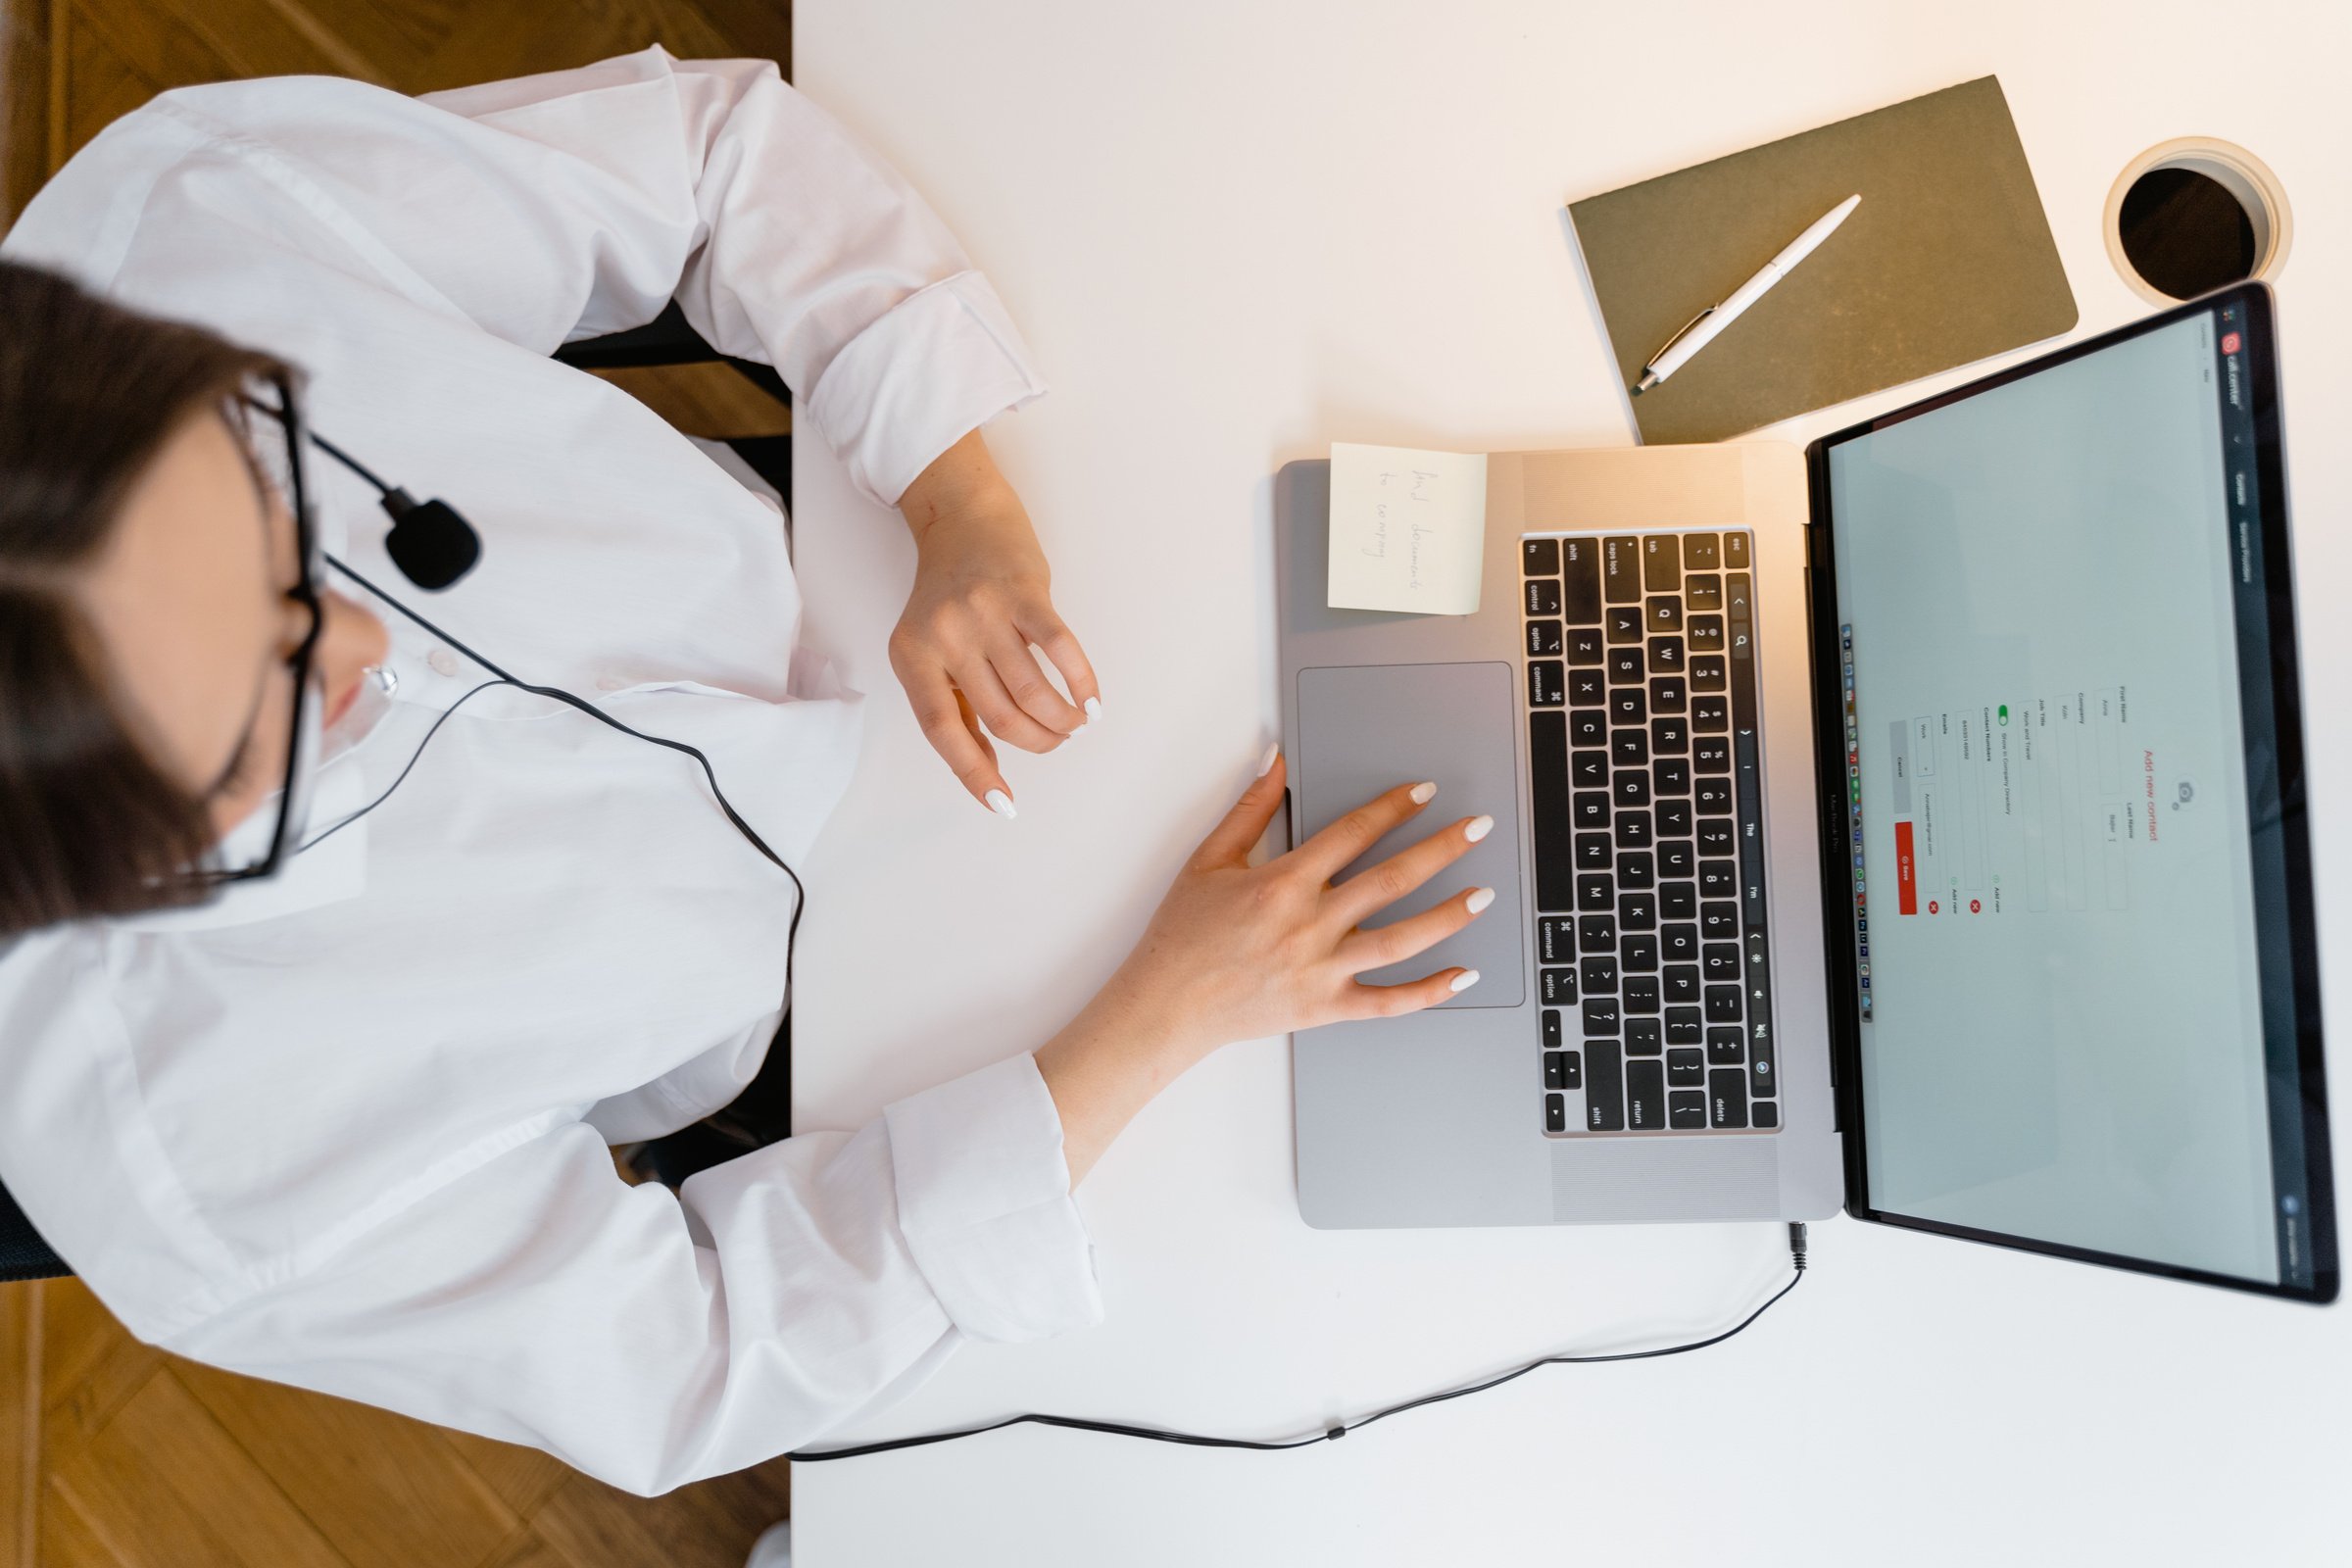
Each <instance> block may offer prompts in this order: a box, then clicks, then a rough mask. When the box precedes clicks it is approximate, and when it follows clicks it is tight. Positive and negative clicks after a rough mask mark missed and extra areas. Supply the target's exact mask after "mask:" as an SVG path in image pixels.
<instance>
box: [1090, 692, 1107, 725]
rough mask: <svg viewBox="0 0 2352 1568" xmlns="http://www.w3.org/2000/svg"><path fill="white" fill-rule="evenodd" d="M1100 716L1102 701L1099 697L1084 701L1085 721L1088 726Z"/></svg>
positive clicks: (1101, 713) (1101, 714)
mask: <svg viewBox="0 0 2352 1568" xmlns="http://www.w3.org/2000/svg"><path fill="white" fill-rule="evenodd" d="M1102 716H1103V699H1102V698H1100V697H1089V698H1088V699H1087V700H1086V721H1087V722H1088V723H1089V724H1092V723H1093V722H1094V721H1095V720H1096V719H1098V718H1101V717H1102Z"/></svg>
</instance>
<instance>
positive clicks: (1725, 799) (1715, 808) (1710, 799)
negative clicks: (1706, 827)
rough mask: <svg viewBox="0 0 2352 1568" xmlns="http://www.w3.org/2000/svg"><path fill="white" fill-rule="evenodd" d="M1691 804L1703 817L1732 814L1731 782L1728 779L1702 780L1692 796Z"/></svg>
mask: <svg viewBox="0 0 2352 1568" xmlns="http://www.w3.org/2000/svg"><path fill="white" fill-rule="evenodd" d="M1693 803H1694V804H1695V805H1696V806H1697V807H1698V809H1699V812H1700V814H1701V815H1704V816H1729V815H1731V814H1732V781H1731V780H1730V779H1728V778H1702V779H1700V780H1699V781H1698V789H1697V792H1696V794H1695V795H1694V796H1693Z"/></svg>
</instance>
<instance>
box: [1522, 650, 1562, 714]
mask: <svg viewBox="0 0 2352 1568" xmlns="http://www.w3.org/2000/svg"><path fill="white" fill-rule="evenodd" d="M1567 676H1568V669H1567V666H1566V665H1564V664H1562V663H1561V662H1559V661H1557V660H1554V659H1531V660H1529V661H1528V663H1527V706H1528V707H1530V708H1557V707H1559V706H1560V705H1561V704H1562V703H1564V702H1565V701H1567V697H1568V691H1567V686H1566V681H1567Z"/></svg>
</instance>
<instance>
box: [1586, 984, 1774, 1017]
mask: <svg viewBox="0 0 2352 1568" xmlns="http://www.w3.org/2000/svg"><path fill="white" fill-rule="evenodd" d="M1585 1005H1586V1006H1588V1007H1590V1006H1591V1005H1593V1004H1591V1003H1590V1002H1588V1003H1586V1004H1585ZM1706 1007H1707V1022H1709V1023H1738V1022H1739V1021H1740V988H1739V987H1738V986H1709V987H1707V1003H1706Z"/></svg>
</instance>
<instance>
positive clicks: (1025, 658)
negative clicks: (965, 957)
mask: <svg viewBox="0 0 2352 1568" xmlns="http://www.w3.org/2000/svg"><path fill="white" fill-rule="evenodd" d="M899 509H900V511H902V512H903V513H905V514H906V516H907V527H908V528H910V529H912V530H913V533H914V545H915V562H916V564H915V570H914V591H913V593H911V594H909V595H908V596H907V613H905V614H904V615H902V616H900V617H899V624H898V627H897V629H895V630H894V631H892V633H891V634H890V667H891V669H892V670H893V671H895V672H896V673H897V675H898V677H899V684H901V685H902V686H905V687H906V688H907V701H908V702H909V703H911V704H912V705H913V708H914V717H915V722H917V723H918V724H920V725H921V726H922V729H923V735H924V738H926V739H927V740H929V741H930V742H931V746H932V749H933V750H934V751H936V752H938V753H939V755H940V756H941V757H942V758H943V759H945V760H946V761H947V764H948V766H949V767H950V768H951V769H953V770H954V771H955V774H956V779H957V780H958V781H960V782H961V783H962V785H963V787H964V789H965V790H967V791H968V792H970V794H971V797H972V799H973V800H975V801H978V802H979V803H980V804H982V805H983V806H986V807H988V808H989V809H991V810H993V811H995V812H997V813H998V814H999V815H1001V816H1010V815H1012V814H1013V809H1012V791H1011V790H1010V789H1009V788H1008V787H1007V786H1006V785H1005V776H1004V774H1002V773H1001V772H999V771H998V770H997V752H996V748H995V747H994V746H992V745H991V744H990V743H989V736H990V735H991V734H994V735H995V736H996V737H997V739H999V740H1002V741H1005V742H1008V743H1009V744H1011V745H1014V746H1017V747H1019V748H1020V749H1021V750H1022V751H1025V752H1050V751H1052V750H1054V748H1055V747H1057V746H1059V745H1060V744H1061V743H1062V742H1063V741H1064V740H1066V739H1068V738H1069V737H1070V736H1071V735H1073V734H1075V733H1076V732H1077V731H1078V730H1079V729H1081V728H1082V727H1084V726H1085V725H1086V724H1087V723H1089V722H1090V721H1091V720H1092V719H1093V718H1094V717H1095V715H1096V714H1097V713H1098V712H1099V711H1101V696H1102V694H1101V692H1100V691H1099V690H1098V689H1097V687H1096V684H1095V671H1094V667H1093V666H1092V665H1090V664H1089V663H1088V662H1086V650H1085V649H1083V648H1081V647H1080V646H1079V645H1078V639H1077V637H1076V636H1075V635H1073V634H1072V633H1071V631H1070V628H1069V627H1068V626H1066V625H1064V624H1063V623H1062V619H1061V617H1060V615H1058V614H1056V613H1054V599H1053V595H1052V594H1051V593H1050V592H1049V591H1048V586H1047V585H1048V581H1049V573H1048V571H1047V569H1046V554H1045V552H1044V551H1043V550H1042V549H1040V548H1039V547H1038V543H1037V532H1036V530H1035V529H1033V528H1032V527H1031V526H1030V525H1029V514H1028V512H1027V511H1026V510H1025V509H1024V508H1023V507H1022V506H1021V498H1020V497H1019V496H1017V495H1015V494H1013V490H1012V486H1011V485H1009V484H1007V483H1006V482H1005V476H1004V475H1003V474H1002V473H999V472H998V471H997V465H996V462H995V460H994V459H992V458H991V457H990V456H989V455H988V448H987V446H986V445H984V444H983V443H982V441H981V439H980V432H979V431H977V430H975V431H973V432H972V433H971V434H969V435H967V436H965V437H964V438H963V439H962V440H960V441H958V442H956V444H955V445H954V446H952V447H950V448H949V449H948V450H947V451H946V452H944V453H942V454H940V456H939V457H938V458H937V459H936V460H935V461H934V462H933V463H932V464H931V466H929V467H927V468H925V469H924V470H923V471H922V472H921V473H920V474H918V475H917V476H916V477H915V480H914V482H913V483H912V484H910V485H908V486H907V493H906V494H905V495H904V496H902V497H900V499H899ZM1032 645H1035V647H1036V648H1037V649H1040V650H1043V651H1044V653H1045V656H1046V657H1047V658H1048V659H1049V660H1051V661H1052V662H1053V663H1054V668H1055V669H1057V670H1059V671H1060V673H1061V678H1062V682H1063V684H1064V685H1065V686H1067V687H1068V688H1069V695H1068V696H1067V697H1064V696H1063V695H1062V693H1061V692H1059V691H1057V690H1055V689H1054V683H1053V682H1052V681H1051V680H1049V679H1048V678H1047V676H1046V672H1045V670H1044V669H1043V668H1041V667H1040V666H1039V664H1038V662H1037V658H1036V655H1035V654H1034V653H1033V652H1032V651H1031V647H1032ZM983 726H985V728H983Z"/></svg>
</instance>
